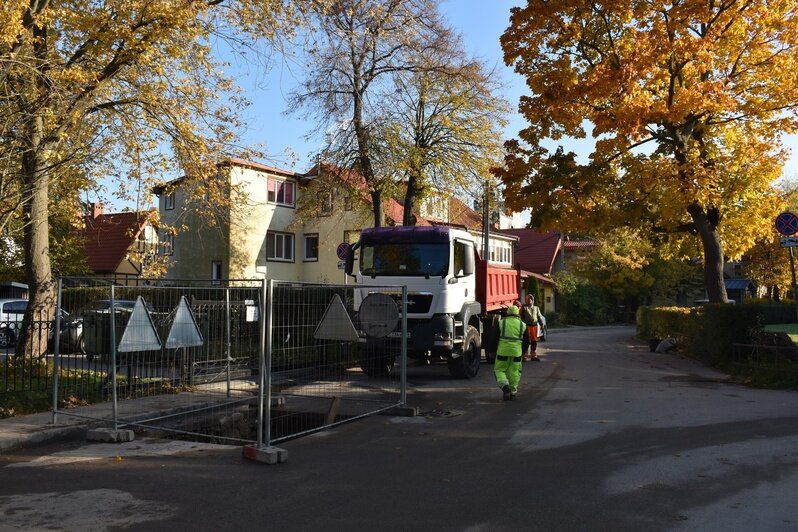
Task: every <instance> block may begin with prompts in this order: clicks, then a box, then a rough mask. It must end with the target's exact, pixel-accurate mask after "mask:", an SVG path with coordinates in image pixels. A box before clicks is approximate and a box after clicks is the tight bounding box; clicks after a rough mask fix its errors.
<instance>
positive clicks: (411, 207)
mask: <svg viewBox="0 0 798 532" xmlns="http://www.w3.org/2000/svg"><path fill="white" fill-rule="evenodd" d="M418 175H419V174H417V173H416V172H415V171H412V172H411V173H410V175H409V177H408V179H407V191H406V192H405V204H404V214H403V215H402V225H416V222H417V220H418V219H417V217H416V216H415V211H416V203H417V199H418V197H419V195H420V194H421V187H419V186H418V184H419V183H420V182H421V179H420V178H419V177H418Z"/></svg>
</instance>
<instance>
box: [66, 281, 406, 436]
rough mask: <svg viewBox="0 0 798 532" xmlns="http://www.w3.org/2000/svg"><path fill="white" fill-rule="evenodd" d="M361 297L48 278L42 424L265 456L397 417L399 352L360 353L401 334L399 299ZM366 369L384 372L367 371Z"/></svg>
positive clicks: (382, 293)
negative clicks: (49, 362)
mask: <svg viewBox="0 0 798 532" xmlns="http://www.w3.org/2000/svg"><path fill="white" fill-rule="evenodd" d="M217 283H218V282H217ZM362 290H364V289H359V288H357V287H356V286H351V285H324V284H306V283H288V282H280V281H271V280H269V281H264V280H228V281H223V282H221V283H218V284H212V283H210V282H189V281H180V282H178V281H168V282H167V281H163V280H151V281H148V282H147V283H145V284H142V285H139V286H117V285H114V284H111V283H109V282H104V281H102V280H98V279H88V278H74V277H69V278H62V279H59V287H58V305H59V308H61V309H62V311H63V312H62V313H61V314H62V315H63V318H62V319H59V318H56V323H55V324H54V329H55V330H58V331H62V332H61V334H58V335H55V338H54V342H53V344H54V345H53V353H52V355H51V356H52V357H53V364H54V366H55V371H54V373H55V379H54V393H53V415H54V418H55V417H56V416H58V415H68V416H77V417H85V418H88V419H90V420H94V421H98V422H101V423H102V424H104V425H105V426H106V427H109V428H112V429H119V428H135V429H136V430H138V431H143V432H146V433H147V434H149V435H153V436H161V437H179V438H182V439H198V440H203V441H212V442H218V443H234V444H238V443H240V444H252V443H254V444H257V445H258V446H266V447H268V446H270V445H272V444H273V443H275V442H280V441H284V440H288V439H290V438H295V437H297V436H301V435H303V434H306V433H308V432H313V431H317V430H321V429H324V428H327V427H330V426H333V425H336V424H339V423H343V422H346V421H350V420H354V419H358V418H360V417H363V416H366V415H369V414H373V413H375V412H379V411H381V410H384V409H388V408H392V407H395V406H399V405H402V404H404V402H405V389H406V382H405V380H404V367H405V364H404V360H405V358H404V356H403V351H402V350H401V349H400V350H398V351H395V352H392V353H390V354H388V353H384V352H383V353H373V352H371V350H370V349H368V348H367V347H366V346H367V344H368V342H367V340H368V338H369V337H370V336H373V335H374V334H381V335H395V334H396V330H399V331H401V330H406V326H403V325H402V323H403V322H404V319H403V316H404V314H403V313H402V312H401V309H403V308H404V306H403V305H404V304H405V303H404V301H406V294H404V293H403V289H401V288H397V287H369V288H368V293H362V292H361V291H362ZM364 302H365V303H366V304H365V305H363V303H364ZM375 302H376V303H378V304H376V305H375V304H374V303H375ZM61 314H59V315H61ZM399 336H401V335H399ZM399 339H400V340H401V338H399ZM397 345H398V346H400V347H401V346H403V345H404V342H403V341H399V342H398V344H397ZM375 360H376V361H378V366H380V367H382V366H381V365H384V370H383V371H374V367H375ZM362 368H363V369H366V370H367V371H366V372H364V371H363V370H362ZM89 404H90V405H91V406H90V407H85V408H74V407H75V406H84V405H89Z"/></svg>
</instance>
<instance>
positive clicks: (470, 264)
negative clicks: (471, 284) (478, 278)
mask: <svg viewBox="0 0 798 532" xmlns="http://www.w3.org/2000/svg"><path fill="white" fill-rule="evenodd" d="M464 262H465V264H463V277H465V276H468V275H471V274H473V273H474V254H473V253H466V254H465V261H464Z"/></svg>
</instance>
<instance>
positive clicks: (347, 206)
mask: <svg viewBox="0 0 798 532" xmlns="http://www.w3.org/2000/svg"><path fill="white" fill-rule="evenodd" d="M344 210H345V211H351V210H352V195H351V194H347V195H346V197H345V198H344Z"/></svg>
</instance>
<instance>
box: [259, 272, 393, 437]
mask: <svg viewBox="0 0 798 532" xmlns="http://www.w3.org/2000/svg"><path fill="white" fill-rule="evenodd" d="M269 292H270V293H271V299H270V301H269V311H270V316H269V327H268V330H269V340H268V342H269V346H268V349H267V356H270V357H271V362H270V364H269V366H270V369H271V373H270V396H271V400H270V401H269V403H270V405H271V408H270V409H267V412H266V413H267V415H268V416H269V420H268V421H266V422H264V426H265V427H267V428H268V434H267V436H266V437H265V440H266V442H267V443H275V442H279V441H283V440H287V439H290V438H294V437H297V436H300V435H303V434H306V433H308V432H312V431H316V430H319V429H322V428H326V427H329V426H332V425H335V424H338V423H343V422H346V421H350V420H353V419H357V418H359V417H363V416H365V415H369V414H373V413H376V412H379V411H381V410H385V409H388V408H392V407H394V406H398V405H400V404H402V403H403V402H404V392H403V390H404V387H403V384H404V381H403V376H404V368H405V364H404V357H403V351H402V349H401V347H402V343H401V341H397V340H398V339H399V338H400V337H401V331H402V323H403V321H404V320H403V319H402V316H403V312H402V309H403V308H404V307H403V303H402V301H403V292H402V289H401V288H397V287H368V290H367V291H365V289H364V288H358V287H356V286H351V285H320V284H303V283H286V282H274V283H273V284H272V285H271V286H270V291H269ZM389 339H390V342H386V341H387V340H389ZM372 340H380V341H379V342H377V343H375V342H372ZM389 344H390V345H389Z"/></svg>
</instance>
